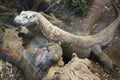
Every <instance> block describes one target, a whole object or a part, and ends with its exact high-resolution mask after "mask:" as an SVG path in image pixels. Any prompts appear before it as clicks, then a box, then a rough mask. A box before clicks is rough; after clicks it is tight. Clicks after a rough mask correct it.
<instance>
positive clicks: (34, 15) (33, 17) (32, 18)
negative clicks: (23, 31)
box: [14, 11, 39, 27]
mask: <svg viewBox="0 0 120 80" xmlns="http://www.w3.org/2000/svg"><path fill="white" fill-rule="evenodd" d="M38 19H39V13H38V12H34V11H22V12H21V13H20V15H18V16H16V17H15V19H14V22H15V23H17V24H20V25H23V26H26V27H27V26H30V25H34V24H36V23H37V21H39V20H38Z"/></svg>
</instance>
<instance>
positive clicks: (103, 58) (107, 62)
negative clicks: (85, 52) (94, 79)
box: [92, 44, 113, 73]
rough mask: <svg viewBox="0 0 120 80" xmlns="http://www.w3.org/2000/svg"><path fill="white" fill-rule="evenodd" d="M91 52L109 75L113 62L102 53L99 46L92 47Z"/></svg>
mask: <svg viewBox="0 0 120 80" xmlns="http://www.w3.org/2000/svg"><path fill="white" fill-rule="evenodd" d="M92 52H93V53H94V54H95V55H96V56H97V57H98V58H99V60H100V61H101V62H102V64H103V66H104V67H105V70H107V71H108V72H110V73H111V72H112V71H113V61H112V60H111V59H110V58H109V57H108V56H107V55H106V54H105V53H104V52H103V51H102V49H101V46H100V45H99V44H96V45H94V46H93V47H92Z"/></svg>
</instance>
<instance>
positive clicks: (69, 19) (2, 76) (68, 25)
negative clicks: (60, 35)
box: [0, 5, 120, 80]
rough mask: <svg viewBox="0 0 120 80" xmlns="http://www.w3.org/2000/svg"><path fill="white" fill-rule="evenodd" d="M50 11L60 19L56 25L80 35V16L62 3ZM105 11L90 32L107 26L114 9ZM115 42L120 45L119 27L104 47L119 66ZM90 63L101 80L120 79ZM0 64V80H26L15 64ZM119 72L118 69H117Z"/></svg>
mask: <svg viewBox="0 0 120 80" xmlns="http://www.w3.org/2000/svg"><path fill="white" fill-rule="evenodd" d="M52 13H53V14H54V15H55V16H56V17H57V19H59V20H61V21H62V22H58V23H57V25H58V26H59V27H60V28H62V29H64V30H66V31H69V32H71V33H73V34H76V35H81V33H80V32H79V29H80V23H81V21H82V18H81V17H80V16H76V15H75V13H74V12H73V11H71V10H69V9H67V8H65V7H63V6H62V5H59V7H57V8H54V9H53V10H52ZM107 14H108V13H106V15H105V16H104V18H103V19H102V20H101V22H99V23H98V26H97V27H96V28H95V29H93V30H92V33H97V32H99V31H100V30H102V29H104V28H105V27H107V26H108V25H109V24H110V23H111V22H112V21H113V20H114V19H115V17H116V16H115V12H114V10H112V11H110V12H109V14H110V15H107ZM114 43H115V44H116V43H117V45H118V46H117V47H120V28H119V29H118V30H117V31H116V33H115V36H114V38H113V40H112V42H111V43H110V44H109V45H108V48H107V49H105V50H107V51H105V52H106V54H107V55H108V56H110V57H111V58H112V59H113V61H114V62H115V63H116V64H117V66H119V67H120V48H116V47H115V49H114V47H112V46H113V44H114ZM112 53H114V54H112ZM91 62H92V65H91V67H90V70H91V71H92V72H93V73H94V74H95V75H97V76H98V77H100V78H101V80H116V79H117V80H120V75H119V74H118V75H111V74H107V73H106V72H105V71H104V69H103V67H101V65H99V63H98V62H94V61H93V60H91ZM0 65H2V68H1V69H0V80H26V79H25V77H24V75H25V74H24V73H23V72H22V71H21V70H20V69H18V68H17V67H16V66H13V65H11V64H10V63H7V62H4V61H0ZM119 73H120V70H119Z"/></svg>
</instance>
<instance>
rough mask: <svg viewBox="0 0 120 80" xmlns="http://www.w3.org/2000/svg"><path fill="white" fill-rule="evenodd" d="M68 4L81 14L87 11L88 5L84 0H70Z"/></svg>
mask: <svg viewBox="0 0 120 80" xmlns="http://www.w3.org/2000/svg"><path fill="white" fill-rule="evenodd" d="M69 4H70V7H71V8H72V9H73V10H75V12H76V13H79V14H81V15H83V16H84V15H85V14H86V13H87V10H88V6H87V3H86V0H70V2H69Z"/></svg>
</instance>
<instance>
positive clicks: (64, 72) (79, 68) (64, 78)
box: [54, 53, 100, 80]
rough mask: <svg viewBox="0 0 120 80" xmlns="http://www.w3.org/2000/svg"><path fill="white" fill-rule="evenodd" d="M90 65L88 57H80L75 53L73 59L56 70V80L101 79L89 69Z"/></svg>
mask: <svg viewBox="0 0 120 80" xmlns="http://www.w3.org/2000/svg"><path fill="white" fill-rule="evenodd" d="M90 65H91V62H90V61H89V60H88V59H79V58H78V57H77V55H76V54H75V53H74V54H73V58H72V60H71V61H70V62H69V63H68V64H66V65H65V66H64V67H63V68H61V69H60V70H58V71H56V73H55V75H54V80H100V78H99V77H97V76H96V75H94V74H92V72H90V70H89V69H88V67H89V66H90Z"/></svg>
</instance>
